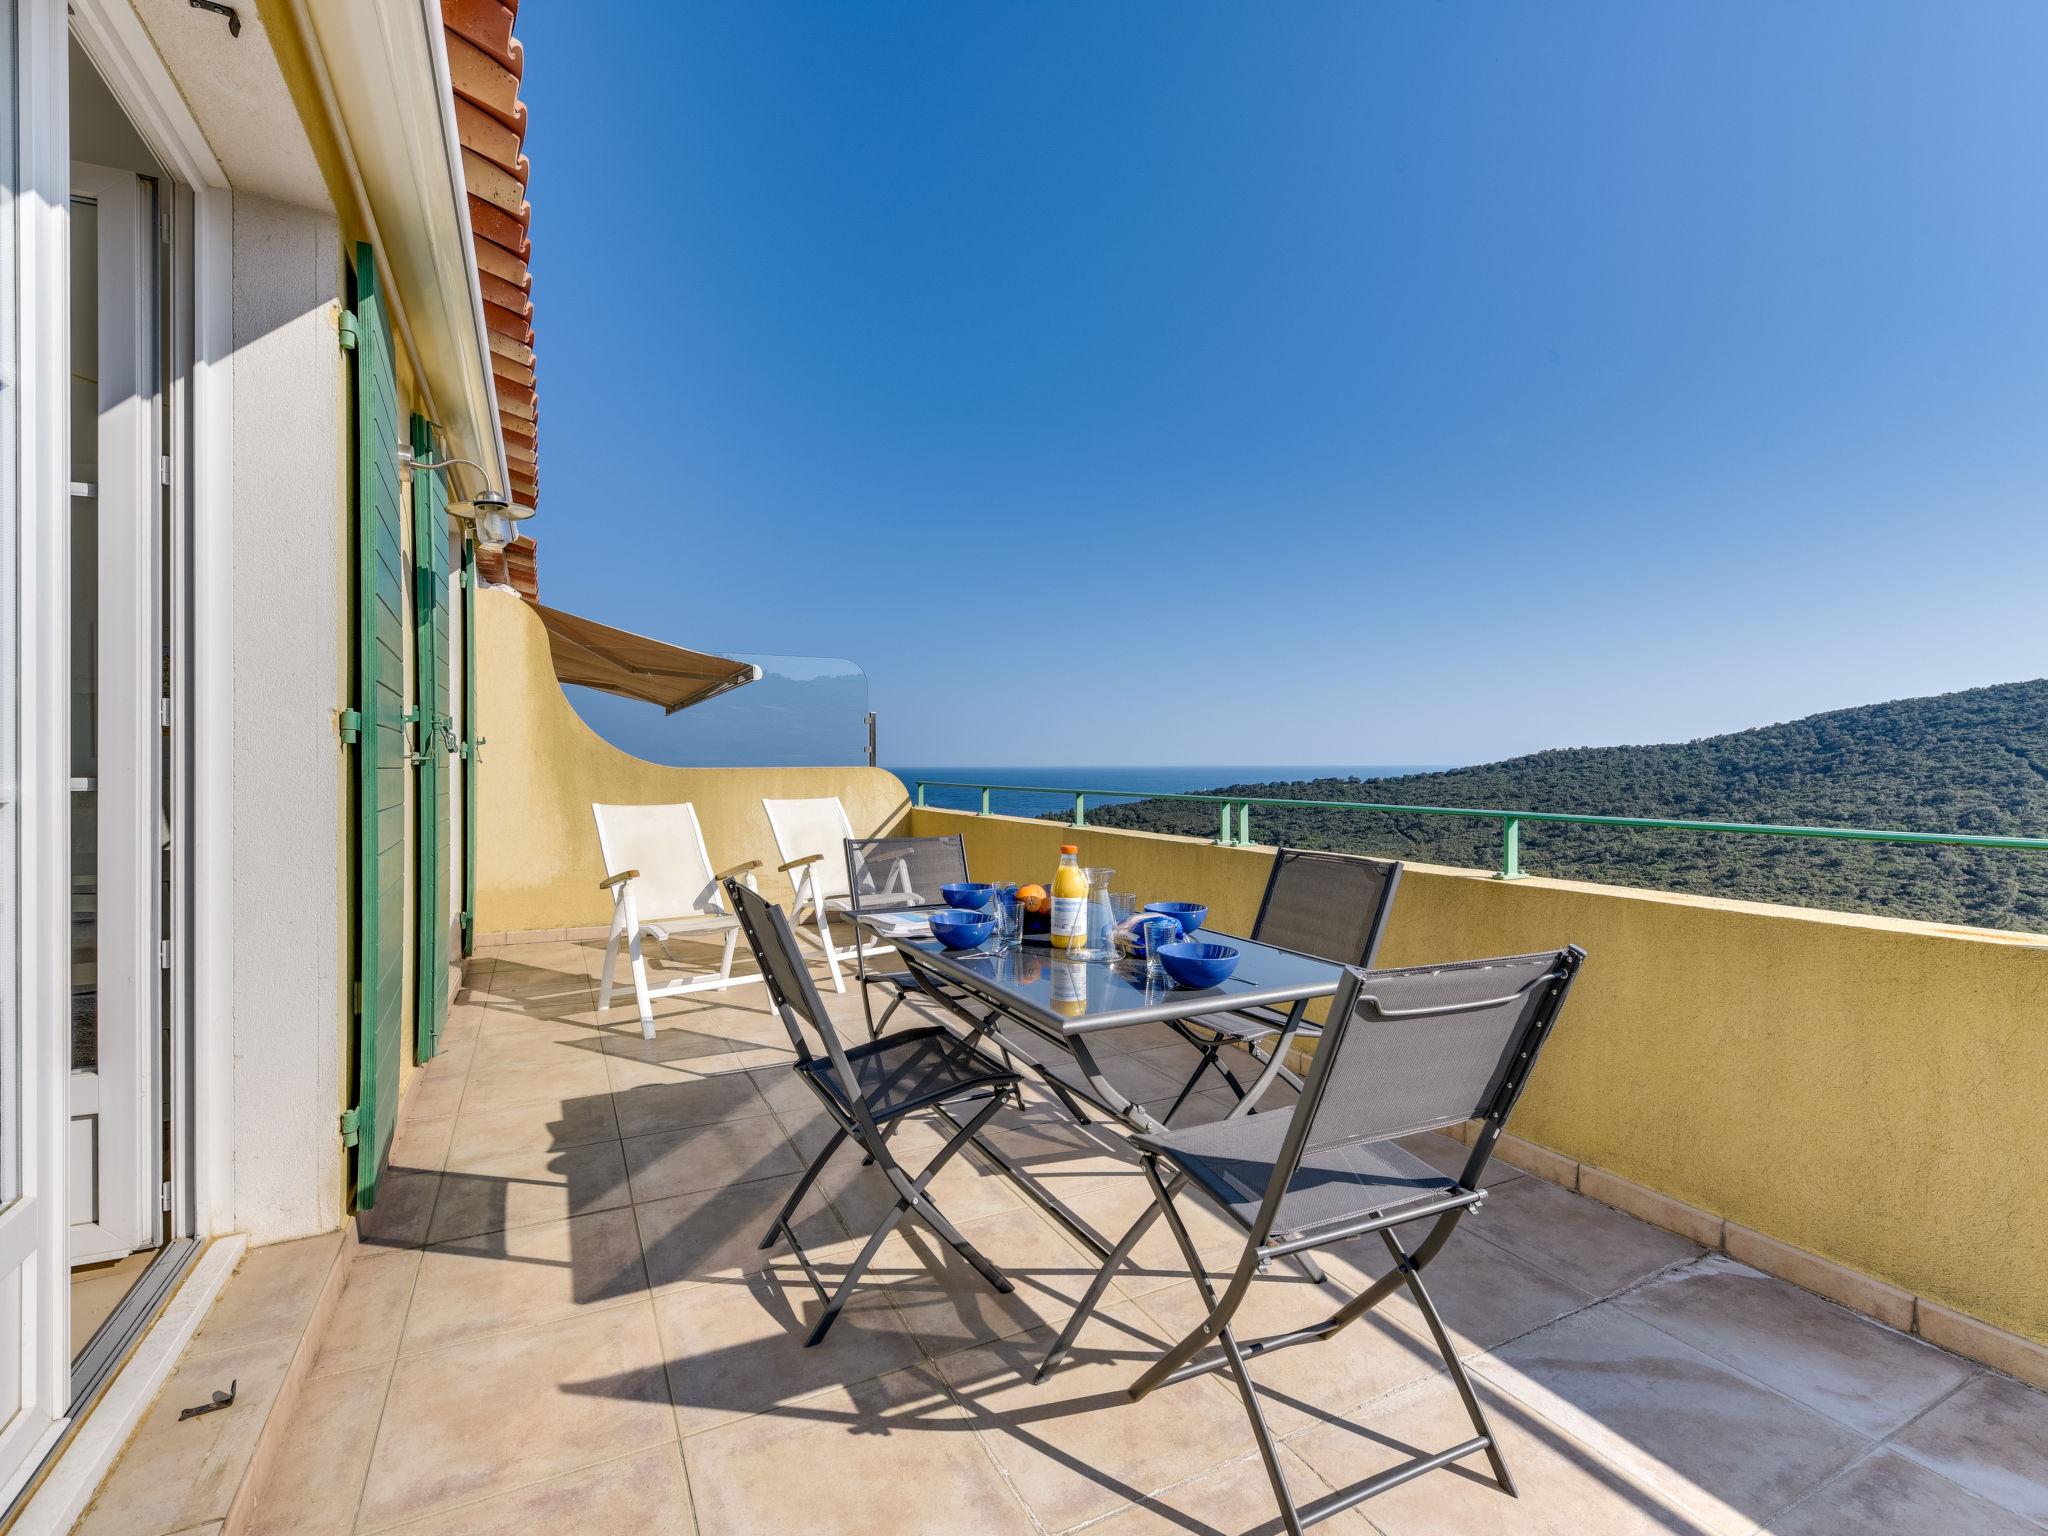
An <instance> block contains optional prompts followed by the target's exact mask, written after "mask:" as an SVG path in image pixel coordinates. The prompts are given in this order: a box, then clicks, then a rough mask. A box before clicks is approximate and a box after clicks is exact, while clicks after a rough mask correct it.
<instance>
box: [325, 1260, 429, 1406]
mask: <svg viewBox="0 0 2048 1536" xmlns="http://www.w3.org/2000/svg"><path fill="white" fill-rule="evenodd" d="M419 1272H420V1250H419V1249H417V1248H365V1249H363V1250H362V1251H361V1252H359V1253H358V1254H357V1255H356V1259H355V1262H354V1263H353V1264H351V1265H350V1266H349V1271H348V1284H347V1285H346V1286H345V1287H343V1289H342V1293H341V1299H340V1301H338V1302H337V1303H336V1304H335V1308H334V1315H333V1316H332V1317H331V1318H329V1319H328V1323H327V1332H326V1335H325V1336H324V1337H323V1338H322V1339H321V1341H320V1353H319V1354H318V1355H317V1356H315V1357H314V1360H313V1374H314V1375H315V1376H328V1375H332V1374H334V1373H335V1372H338V1371H352V1370H358V1369H360V1368H361V1367H363V1366H366V1365H380V1364H383V1363H385V1362H387V1361H391V1360H396V1359H397V1358H398V1341H399V1339H400V1337H401V1336H402V1335H403V1334H404V1332H405V1314H406V1310H407V1309H408V1308H409V1307H410V1306H411V1305H412V1292H413V1285H414V1283H415V1282H416V1281H417V1280H418V1278H419Z"/></svg>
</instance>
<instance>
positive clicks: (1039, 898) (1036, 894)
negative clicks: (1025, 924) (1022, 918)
mask: <svg viewBox="0 0 2048 1536" xmlns="http://www.w3.org/2000/svg"><path fill="white" fill-rule="evenodd" d="M1017 901H1018V904H1019V905H1020V906H1022V907H1023V908H1024V910H1025V911H1026V912H1046V911H1050V910H1051V908H1052V893H1051V892H1049V891H1048V890H1046V888H1045V887H1044V886H1042V885H1020V886H1018V887H1017Z"/></svg>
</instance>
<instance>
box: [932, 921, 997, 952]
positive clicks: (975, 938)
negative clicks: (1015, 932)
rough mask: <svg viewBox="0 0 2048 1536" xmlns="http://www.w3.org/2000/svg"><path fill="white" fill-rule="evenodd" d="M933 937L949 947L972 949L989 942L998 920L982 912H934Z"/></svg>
mask: <svg viewBox="0 0 2048 1536" xmlns="http://www.w3.org/2000/svg"><path fill="white" fill-rule="evenodd" d="M931 925H932V937H933V938H935V939H937V940H938V941H939V942H940V943H941V944H943V945H945V946H946V948H948V949H972V948H974V946H975V945H977V944H982V943H985V942H987V940H988V938H989V936H990V935H991V934H993V933H994V932H995V931H996V920H995V919H994V918H992V917H989V916H987V915H986V914H984V913H981V912H934V913H933V914H932V915H931Z"/></svg>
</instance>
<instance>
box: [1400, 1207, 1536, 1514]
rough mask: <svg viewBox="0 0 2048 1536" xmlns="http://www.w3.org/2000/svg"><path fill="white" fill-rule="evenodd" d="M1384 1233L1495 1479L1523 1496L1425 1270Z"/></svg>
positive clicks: (1513, 1493) (1515, 1495)
mask: <svg viewBox="0 0 2048 1536" xmlns="http://www.w3.org/2000/svg"><path fill="white" fill-rule="evenodd" d="M1380 1236H1381V1237H1382V1238H1384V1239H1386V1244H1387V1251H1388V1252H1389V1253H1391V1254H1392V1255H1393V1256H1394V1263H1395V1266H1396V1267H1397V1269H1398V1271H1399V1273H1401V1274H1402V1275H1404V1276H1406V1277H1407V1281H1408V1293H1409V1294H1410V1295H1411V1296H1413V1297H1414V1298H1415V1305H1416V1308H1417V1310H1419V1311H1420V1312H1421V1313H1422V1318H1423V1321H1424V1322H1426V1323H1428V1324H1429V1334H1430V1337H1431V1338H1433V1339H1435V1340H1436V1348H1437V1353H1438V1354H1440V1355H1442V1356H1443V1357H1444V1364H1445V1365H1446V1366H1448V1367H1449V1368H1450V1373H1451V1380H1452V1382H1453V1383H1455V1384H1456V1386H1457V1388H1458V1396H1459V1397H1460V1398H1461V1399H1462V1400H1463V1401H1464V1404H1465V1413H1466V1416H1467V1417H1468V1418H1470V1419H1471V1420H1472V1427H1473V1429H1475V1430H1477V1431H1478V1432H1479V1436H1480V1438H1481V1439H1483V1440H1484V1441H1485V1442H1486V1459H1487V1462H1488V1463H1489V1464H1490V1465H1491V1466H1492V1467H1493V1480H1494V1481H1495V1482H1497V1483H1499V1484H1500V1487H1501V1492H1503V1493H1505V1494H1507V1495H1508V1496H1509V1497H1510V1498H1518V1497H1520V1495H1519V1493H1518V1492H1517V1491H1516V1488H1515V1480H1514V1478H1513V1477H1512V1476H1510V1475H1509V1473H1508V1464H1507V1462H1506V1461H1505V1460H1504V1459H1502V1457H1501V1454H1500V1441H1499V1439H1498V1438H1497V1437H1496V1436H1495V1435H1494V1432H1493V1425H1492V1423H1491V1422H1490V1421H1489V1420H1488V1419H1487V1417H1486V1410H1485V1408H1483V1407H1482V1406H1480V1402H1479V1394H1478V1393H1477V1392H1475V1391H1473V1389H1472V1378H1471V1377H1469V1376H1467V1375H1466V1374H1465V1363H1464V1361H1462V1360H1460V1359H1459V1358H1458V1351H1457V1348H1456V1346H1455V1345H1453V1344H1452V1343H1451V1338H1450V1335H1449V1334H1448V1333H1447V1332H1445V1330H1444V1320H1443V1318H1442V1317H1440V1316H1439V1315H1438V1314H1437V1310H1436V1303H1435V1302H1433V1301H1431V1300H1430V1297H1429V1292H1428V1291H1427V1290H1425V1289H1424V1288H1423V1284H1422V1274H1421V1271H1420V1270H1419V1269H1418V1268H1417V1267H1416V1265H1415V1262H1414V1260H1413V1259H1411V1258H1410V1257H1409V1256H1408V1254H1407V1253H1406V1252H1405V1251H1403V1249H1402V1247H1401V1245H1400V1244H1399V1243H1397V1242H1396V1241H1394V1234H1393V1232H1392V1231H1391V1230H1390V1229H1389V1230H1382V1231H1381V1233H1380Z"/></svg>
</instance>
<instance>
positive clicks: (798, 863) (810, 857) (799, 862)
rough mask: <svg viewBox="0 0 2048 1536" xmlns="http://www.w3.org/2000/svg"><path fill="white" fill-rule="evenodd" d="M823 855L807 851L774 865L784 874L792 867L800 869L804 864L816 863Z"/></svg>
mask: <svg viewBox="0 0 2048 1536" xmlns="http://www.w3.org/2000/svg"><path fill="white" fill-rule="evenodd" d="M824 857H825V855H823V854H822V853H807V854H805V855H804V856H803V857H802V858H800V859H791V860H790V861H789V862H788V863H787V864H778V865H776V866H775V867H776V868H777V869H778V870H780V871H781V872H782V873H783V874H785V875H786V874H788V873H789V872H790V871H791V870H792V869H802V868H803V867H804V866H805V865H806V864H816V863H817V862H819V861H820V860H821V859H823V858H824Z"/></svg>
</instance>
